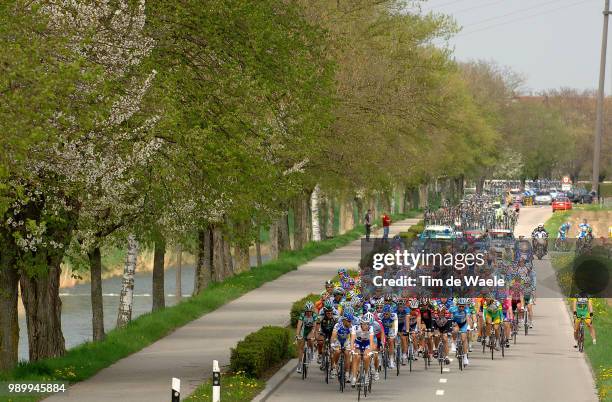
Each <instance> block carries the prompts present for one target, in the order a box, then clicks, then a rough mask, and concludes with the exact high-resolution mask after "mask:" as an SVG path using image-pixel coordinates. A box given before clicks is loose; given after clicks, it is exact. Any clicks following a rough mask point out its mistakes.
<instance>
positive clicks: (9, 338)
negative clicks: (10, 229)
mask: <svg viewBox="0 0 612 402" xmlns="http://www.w3.org/2000/svg"><path fill="white" fill-rule="evenodd" d="M7 243H8V242H4V241H3V242H2V245H3V247H2V248H1V249H0V371H5V370H10V369H11V368H13V367H14V366H15V365H16V364H17V361H18V351H19V321H18V312H17V301H18V297H19V296H18V295H19V291H18V288H19V273H18V272H17V270H16V269H15V267H14V264H15V260H14V255H13V251H14V250H12V249H10V248H8V247H6V246H7ZM8 244H11V246H13V245H12V243H8Z"/></svg>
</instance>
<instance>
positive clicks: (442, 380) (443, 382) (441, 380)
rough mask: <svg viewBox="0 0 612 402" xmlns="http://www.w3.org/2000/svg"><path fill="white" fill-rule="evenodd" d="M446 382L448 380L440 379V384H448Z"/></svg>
mask: <svg viewBox="0 0 612 402" xmlns="http://www.w3.org/2000/svg"><path fill="white" fill-rule="evenodd" d="M446 381H448V380H447V379H446V378H440V383H441V384H446Z"/></svg>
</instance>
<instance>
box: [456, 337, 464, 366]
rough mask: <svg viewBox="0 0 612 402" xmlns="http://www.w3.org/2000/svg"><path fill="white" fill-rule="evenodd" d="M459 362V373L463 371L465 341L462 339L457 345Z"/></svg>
mask: <svg viewBox="0 0 612 402" xmlns="http://www.w3.org/2000/svg"><path fill="white" fill-rule="evenodd" d="M457 360H458V361H459V371H463V341H462V340H461V339H459V342H458V343H457Z"/></svg>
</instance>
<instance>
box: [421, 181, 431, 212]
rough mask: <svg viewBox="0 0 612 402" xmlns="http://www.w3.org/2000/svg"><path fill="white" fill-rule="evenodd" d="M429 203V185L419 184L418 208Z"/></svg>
mask: <svg viewBox="0 0 612 402" xmlns="http://www.w3.org/2000/svg"><path fill="white" fill-rule="evenodd" d="M428 205H429V186H428V185H427V184H419V208H425V207H426V206H428Z"/></svg>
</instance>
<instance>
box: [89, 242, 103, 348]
mask: <svg viewBox="0 0 612 402" xmlns="http://www.w3.org/2000/svg"><path fill="white" fill-rule="evenodd" d="M88 256H89V268H90V271H91V280H90V285H91V327H92V329H93V340H94V341H101V340H103V339H104V337H105V335H104V303H103V300H102V253H101V252H100V247H95V248H94V249H93V250H92V251H91V252H90V253H89V255H88Z"/></svg>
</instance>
